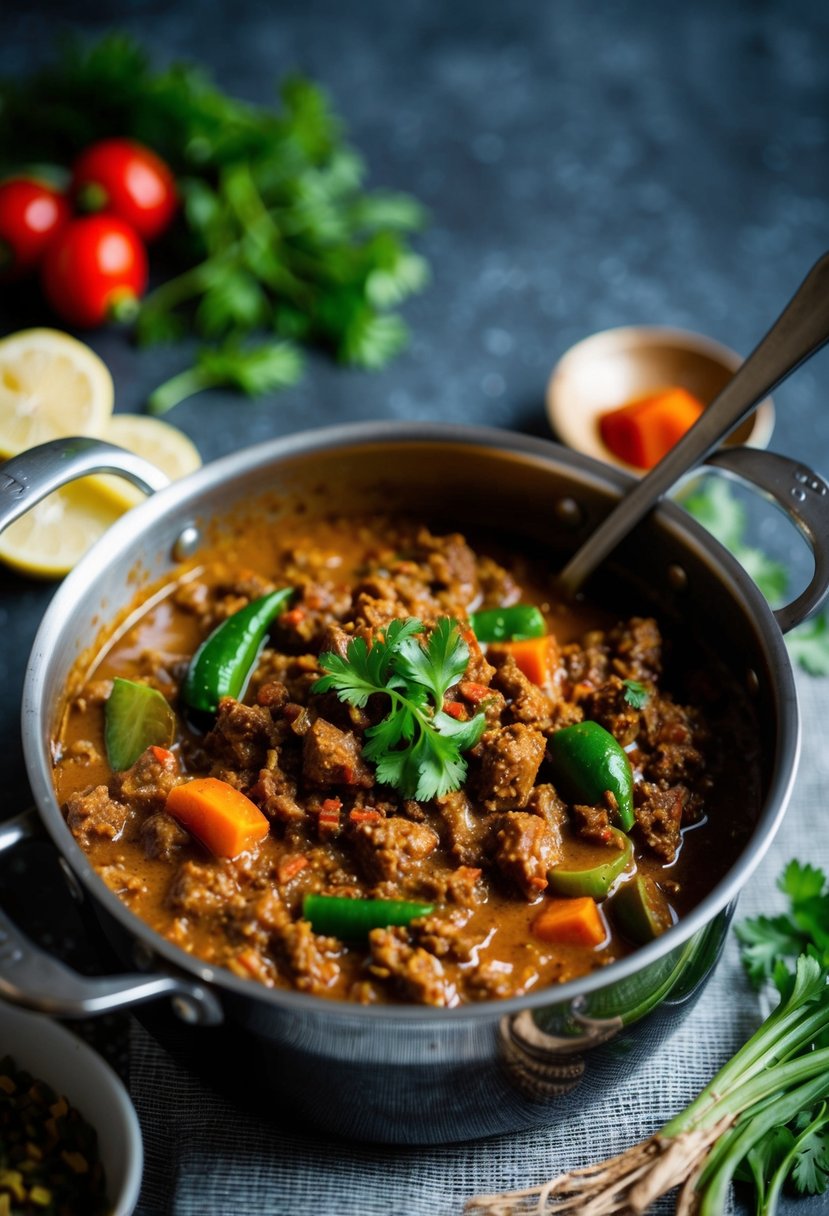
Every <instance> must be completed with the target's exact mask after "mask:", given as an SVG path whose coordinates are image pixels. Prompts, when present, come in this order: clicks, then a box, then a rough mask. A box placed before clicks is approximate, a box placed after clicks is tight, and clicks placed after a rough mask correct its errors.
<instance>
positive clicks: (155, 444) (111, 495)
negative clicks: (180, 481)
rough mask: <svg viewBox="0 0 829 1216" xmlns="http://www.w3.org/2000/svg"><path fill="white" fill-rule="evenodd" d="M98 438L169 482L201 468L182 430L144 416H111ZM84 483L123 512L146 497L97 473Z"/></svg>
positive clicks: (127, 484) (129, 485) (120, 481)
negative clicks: (142, 460) (146, 464)
mask: <svg viewBox="0 0 829 1216" xmlns="http://www.w3.org/2000/svg"><path fill="white" fill-rule="evenodd" d="M98 438H99V439H106V440H107V441H108V442H109V443H117V444H118V445H119V447H122V448H127V450H128V451H130V452H135V453H136V455H137V456H143V457H144V458H145V459H146V460H149V461H151V462H152V463H153V464H154V465H156V466H157V467H158V468H159V469H161V471H162V472H163V473H166V474H167V476H168V477H169V478H170V480H171V481H175V480H176V479H177V478H179V477H184V476H185V474H187V473H192V472H193V471H194V470H195V469H197V468H199V466H200V465H201V456H200V455H199V452H198V448H197V447H196V446H195V444H194V443H192V442H191V440H190V439H188V438H187V436H186V435H185V434H184V433H183V432H182V431H180V430H178V428H177V427H174V426H171V425H170V423H169V422H162V421H161V419H160V418H150V417H149V416H148V415H146V414H113V415H112V417H111V418H108V419H107V420H106V423H105V424H104V426H103V428H102V429H101V430H100V431H99V432H98ZM86 481H87V482H88V483H89V485H90V486H94V488H95V489H96V490H98V491H99V492H100V493H101V494H102V495H106V497H107V498H108V499H109V501H110V502H113V503H115V504H116V505H117V506H118V507H120V508H121V510H122V511H128V510H129V508H130V507H134V506H137V504H138V503H140V502H143V501H144V497H145V495H143V494H142V493H141V491H140V490H139V489H138V488H137V486H134V485H132V483H131V482H129V481H126V480H125V479H124V478H123V477H113V476H111V475H109V474H104V475H98V474H96V475H95V476H94V477H89V478H86Z"/></svg>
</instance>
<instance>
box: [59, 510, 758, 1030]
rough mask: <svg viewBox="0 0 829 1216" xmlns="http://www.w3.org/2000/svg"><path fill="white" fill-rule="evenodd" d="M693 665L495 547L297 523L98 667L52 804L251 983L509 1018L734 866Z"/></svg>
mask: <svg viewBox="0 0 829 1216" xmlns="http://www.w3.org/2000/svg"><path fill="white" fill-rule="evenodd" d="M685 650H686V647H685V646H684V645H678V644H674V645H673V646H671V645H670V644H669V643H668V642H667V641H665V642H663V638H662V637H661V635H660V629H659V627H658V625H657V623H656V621H655V620H653V619H652V618H650V617H644V616H634V617H632V618H630V619H617V618H616V617H615V616H610V615H608V614H607V613H606V612H605V611H599V610H597V609H594V608H589V607H587V606H585V605H584V604H578V605H575V606H573V605H566V604H564V603H562V602H561V601H560V600H559V599H557V598H556V596H555V594H554V589H553V580H552V577H551V575H550V573H549V571H547V570H545V569H544V568H543V566H542V565H541V563H538V562H536V563H534V562H533V560H532V558H531V557H530V556H519V555H516V554H515V553H513V552H509V553H507V554H506V556H505V554H504V552H503V551H502V550H501V549H499V548H498V547H496V546H495V544H494V542H488V541H487V540H486V539H485V538H484V539H482V540H479V539H478V538H476V539H475V541H474V548H473V544H472V542H470V541H468V540H467V539H465V538H464V537H463V536H461V535H458V534H454V533H453V534H450V535H437V534H435V533H434V532H432V531H430V530H429V529H428V528H427V527H425V526H423V525H422V524H417V523H411V522H407V521H403V520H397V519H391V518H389V519H379V518H376V517H371V518H366V519H346V520H340V521H337V520H335V519H333V518H332V519H320V520H315V521H312V520H310V519H306V520H304V521H303V520H302V518H301V517H297V519H296V520H295V521H294V523H293V525H291V527H289V526H287V525H283V526H281V527H280V528H279V529H278V531H277V532H276V533H275V532H274V531H273V530H270V531H267V532H266V530H265V529H264V528H263V529H262V530H261V534H257V532H256V531H255V529H248V530H247V531H246V532H245V533H244V534H240V535H238V536H237V537H236V538H235V539H234V540H233V542H232V543H225V544H224V545H221V546H217V547H216V548H215V549H214V550H212V551H210V552H209V553H207V554H204V553H203V554H200V555H199V565H198V566H193V567H191V568H189V569H186V570H182V572H181V573H180V575H179V577H177V578H176V579H174V580H172V581H170V582H169V583H168V585H166V586H165V587H163V588H159V587H155V588H154V589H153V593H152V594H151V595H148V596H146V597H145V600H144V603H143V605H139V606H138V609H137V611H136V612H134V613H133V614H132V615H131V616H130V618H129V620H128V621H127V622H126V623H125V624H124V626H123V627H122V628H121V630H120V632H116V633H115V634H113V636H112V637H111V639H110V640H109V642H106V643H105V644H104V645H103V647H102V649H101V652H100V654H99V656H98V657H97V658H96V660H95V662H94V664H92V666H91V668H88V669H87V670H86V671H85V672H83V673H82V674H81V675H80V676H79V680H78V685H77V687H76V688H75V689H74V690H73V691H72V692H71V693H70V695H69V700H68V703H67V705H66V708H65V713H64V715H63V723H62V727H61V731H60V735H59V738H58V739H57V740H56V742H55V745H54V750H55V757H56V766H55V782H56V788H57V793H58V797H59V799H60V802H61V804H62V806H63V808H64V811H65V815H66V820H67V823H68V825H69V828H70V830H71V832H72V834H73V835H74V837H75V839H76V840H77V842H78V844H79V845H80V846H81V847H82V848H83V849H84V850H85V851H86V852H87V853H88V855H89V857H90V859H91V861H92V863H93V865H94V866H95V868H96V869H97V870H98V872H99V873H100V875H101V877H102V878H103V880H104V882H106V883H107V884H108V886H109V887H110V888H111V889H112V890H113V891H114V892H116V893H117V894H118V895H119V896H120V898H121V899H122V900H123V901H124V903H125V904H126V905H127V906H128V907H129V908H130V909H132V910H133V911H134V912H135V914H136V915H137V916H139V917H140V918H142V919H143V920H144V921H145V922H147V923H148V924H149V925H150V926H152V927H153V928H154V929H155V930H157V931H158V932H159V933H161V934H163V935H164V936H166V937H167V938H168V939H169V940H170V941H172V942H174V943H176V945H178V946H180V947H181V948H183V949H184V950H186V951H189V952H191V953H193V954H194V955H196V956H198V957H199V958H202V959H205V960H207V961H208V962H210V963H211V964H215V965H218V966H221V967H226V968H229V969H230V971H232V972H233V973H235V974H236V975H237V976H240V977H244V978H245V979H250V980H255V981H258V982H260V983H262V984H264V985H266V986H268V987H274V986H278V987H281V988H294V989H298V990H300V991H303V992H307V993H313V994H316V995H318V996H322V997H335V998H340V999H346V1000H351V1001H357V1002H362V1003H373V1002H388V1001H409V1002H420V1003H424V1004H428V1005H436V1006H453V1005H457V1004H459V1003H462V1002H468V1001H480V1000H484V999H489V998H494V997H508V996H513V995H518V994H522V993H525V992H528V991H530V990H531V989H534V988H537V987H539V986H544V985H550V984H554V983H558V982H561V981H564V980H569V979H572V978H574V977H576V976H579V975H583V974H585V973H587V972H590V971H592V970H594V969H596V968H598V967H602V966H605V965H606V964H608V963H609V962H612V961H613V960H614V959H617V958H619V957H621V956H623V955H625V954H627V953H628V952H630V950H631V949H634V948H635V947H636V946H637V945H639V944H641V943H644V942H647V941H649V940H652V939H653V938H654V937H656V936H658V935H659V934H661V933H662V932H664V931H665V930H666V929H667V928H668V927H669V926H670V925H671V924H672V923H673V922H674V920H675V919H676V918H677V917H678V916H682V915H683V913H684V912H686V911H687V910H688V909H689V908H690V907H692V906H693V905H694V904H695V903H696V902H698V901H699V899H700V898H701V897H702V896H703V895H704V894H705V892H706V891H707V890H709V889H710V888H711V887H712V886H713V885H714V883H715V882H716V881H717V879H718V878H719V877H721V875H722V874H723V873H724V872H725V870H726V869H727V868H728V866H729V865H730V864H731V862H732V861H733V859H734V857H735V856H736V854H737V852H738V851H739V848H740V846H741V845H742V843H743V842H744V840H745V837H746V835H747V832H748V830H749V828H750V826H751V824H752V822H753V821H754V819H755V817H756V812H757V808H758V805H759V798H760V793H759V790H760V781H759V776H758V773H757V767H758V766H757V763H756V761H755V759H753V749H754V750H756V745H755V744H754V743H753V742H752V740H753V738H754V735H753V731H752V729H751V724H750V721H749V720H748V716H747V713H746V710H745V706H744V704H743V703H742V701H741V699H740V697H739V695H738V693H737V692H736V690H735V688H734V687H732V686H731V685H730V684H729V682H728V681H727V679H726V678H725V676H724V675H723V673H722V671H719V670H717V668H716V667H715V666H714V665H713V664H710V663H706V664H705V665H703V664H702V663H700V662H699V661H697V660H691V661H690V662H687V661H686V656H685ZM680 660H682V662H680Z"/></svg>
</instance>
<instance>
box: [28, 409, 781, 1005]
mask: <svg viewBox="0 0 829 1216" xmlns="http://www.w3.org/2000/svg"><path fill="white" fill-rule="evenodd" d="M388 443H403V444H417V443H424V444H428V443H431V444H438V445H442V446H452V445H458V446H461V447H464V446H467V447H469V446H477V447H482V448H486V449H496V450H497V451H498V452H501V453H503V455H504V456H505V457H506V456H515V457H519V458H525V459H533V460H535V461H537V462H538V463H540V464H541V465H543V466H548V467H555V466H556V465H561V464H564V465H565V467H567V468H571V469H573V470H574V471H577V472H578V473H579V474H580V475H581V476H582V478H583V479H584V480H585V481H586V482H588V483H589V484H591V485H592V487H593V488H594V489H596V490H599V491H606V490H607V489H608V488H609V489H611V491H613V492H618V493H619V494H621V492H623V491H624V490H625V489H626V488H628V487H630V486H632V485H633V484H635V480H636V479H635V478H633V477H632V476H630V475H629V474H627V473H625V472H624V471H622V470H621V469H616V468H613V467H611V466H606V465H604V464H601V463H600V462H599V461H597V460H594V459H593V458H592V457H588V456H585V455H583V454H581V453H579V452H574V451H572V450H571V449H569V448H565V447H562V446H561V445H559V444H557V443H555V442H554V441H552V440H549V439H542V438H538V437H535V436H529V435H525V434H521V433H519V432H515V431H510V430H504V429H498V428H493V427H467V426H462V425H456V424H447V423H433V422H397V421H381V422H360V423H345V424H341V425H337V426H333V427H320V428H315V429H311V430H306V431H301V432H296V433H295V434H292V435H288V436H282V437H278V438H276V439H274V440H270V441H267V442H265V443H261V444H255V445H253V446H250V447H247V448H244V449H242V450H240V451H238V452H233V453H230V454H229V455H226V456H224V457H222V458H220V459H218V460H216V461H212V462H209V463H208V464H206V465H204V466H203V467H202V468H201V469H199V470H197V471H196V472H195V473H192V474H190V475H189V476H188V477H186V478H183V479H182V480H180V481H177V482H174V483H173V484H171V485H170V486H168V487H167V488H165V489H164V490H161V491H159V492H158V493H156V494H154V495H153V496H152V497H151V498H148V499H147V500H146V501H145V502H144V503H142V504H140V505H139V506H138V507H135V508H133V509H132V510H131V511H129V512H127V513H126V514H125V515H124V516H123V517H122V518H121V519H120V520H118V521H117V522H116V523H115V524H114V525H113V527H112V528H110V529H109V531H108V532H107V533H106V535H105V536H104V537H103V538H102V539H101V540H100V541H99V542H98V543H97V544H96V545H95V546H94V547H93V548H92V549H91V550H90V551H89V553H88V554H87V555H86V556H85V557H84V558H83V559H82V561H81V562H80V563H79V564H78V566H77V567H76V568H75V569H74V570H73V571H72V572H71V573H70V574H69V575H68V576H67V577H66V579H65V580H64V582H63V583H62V584H61V586H60V587H59V588H58V590H57V592H56V593H55V596H54V597H53V599H52V601H51V603H50V605H49V607H48V608H47V610H46V613H45V614H44V617H43V620H42V621H41V624H40V627H39V629H38V632H37V635H36V637H35V641H34V645H33V647H32V651H31V654H30V657H29V662H28V665H27V671H26V680H25V685H24V691H23V703H22V714H21V727H22V736H23V751H24V757H25V763H26V768H27V772H28V776H29V781H30V784H31V788H32V793H33V796H34V800H35V803H36V805H37V808H38V812H39V815H40V818H41V820H42V822H43V823H44V825H45V827H46V829H47V831H48V833H49V835H50V837H51V838H52V841H53V843H54V844H55V846H56V847H57V849H58V851H59V853H60V854H61V856H62V857H63V858H64V859H65V860H66V862H67V863H68V865H69V866H70V868H71V870H72V871H73V873H74V874H75V875H76V877H77V878H78V879H79V881H80V882H81V883H82V885H83V887H84V889H85V890H86V891H87V892H88V894H89V895H90V896H92V897H94V899H95V900H96V901H98V903H100V904H102V905H103V907H104V909H105V910H106V911H107V913H108V914H109V915H111V916H112V917H114V919H115V920H116V921H117V922H118V923H119V925H120V926H121V927H122V928H123V929H125V930H126V931H127V932H128V933H129V934H130V935H131V936H132V937H134V938H138V939H139V940H140V941H141V942H142V943H143V944H144V945H147V946H149V947H150V948H151V950H152V953H153V955H154V956H157V957H158V958H159V959H160V960H163V963H164V964H169V965H171V966H172V967H173V968H175V969H176V970H178V971H179V972H185V973H187V974H189V975H191V976H193V977H195V978H197V979H198V980H200V981H202V982H205V983H209V984H212V985H215V986H217V987H219V988H220V989H222V990H225V991H228V992H230V993H232V994H233V995H234V996H248V997H250V996H255V997H256V998H257V999H258V1000H261V1001H264V1002H265V1003H266V1005H270V1006H279V1007H282V1008H284V1009H285V1011H286V1012H288V1011H290V1012H294V1013H296V1014H300V1015H302V1016H303V1017H308V1016H322V1017H325V1018H339V1019H343V1020H354V1019H358V1020H360V1021H362V1020H363V1019H368V1021H369V1022H371V1021H372V1020H375V1019H378V1018H379V1019H381V1020H385V1019H389V1020H392V1021H394V1022H407V1021H413V1022H417V1023H423V1022H424V1021H425V1022H428V1023H430V1024H434V1023H441V1022H446V1021H451V1022H453V1023H458V1024H460V1023H465V1022H479V1021H486V1020H490V1019H492V1018H493V1016H495V1017H497V1018H500V1017H502V1016H503V1015H506V1014H510V1013H512V1012H515V1011H517V1010H523V1009H538V1008H543V1007H544V1006H549V1005H552V1004H556V1005H559V1004H565V1003H567V1002H570V1003H572V1002H574V1001H576V1000H577V999H578V998H582V997H586V996H588V995H590V994H592V993H595V992H597V991H599V990H601V989H602V988H605V987H608V986H610V985H612V984H614V983H615V982H616V981H622V980H625V979H629V978H630V977H631V976H633V975H635V974H636V973H637V972H639V971H642V970H644V969H646V968H647V967H648V966H649V965H650V964H651V963H654V962H656V961H657V960H658V959H660V958H662V957H663V956H665V955H667V954H669V953H670V952H671V951H672V950H674V949H675V948H676V947H678V946H681V945H682V944H683V943H685V942H686V941H688V939H689V938H691V937H692V936H693V935H694V934H695V933H697V932H698V931H700V930H702V929H703V928H704V927H705V926H706V925H707V924H708V923H709V922H710V921H712V920H713V919H714V917H715V916H716V915H717V914H718V913H719V912H721V911H722V910H723V909H724V908H726V907H727V906H728V905H730V904H732V903H733V902H734V901H735V900H736V898H737V896H738V895H739V893H740V891H741V890H742V888H743V887H744V886H745V884H746V883H747V882H748V880H749V878H750V877H751V875H752V874H753V873H754V871H755V870H756V868H757V866H758V865H759V864H760V861H761V860H762V858H763V857H764V856H765V853H766V851H767V849H768V848H769V847H770V845H771V843H772V840H773V839H774V836H775V834H776V832H777V829H778V828H779V826H780V823H781V821H782V819H783V815H784V814H785V810H786V807H787V804H788V800H789V797H790V794H791V790H792V786H793V784H794V780H795V775H796V771H797V764H798V758H799V753H800V720H799V713H798V705H797V693H796V688H795V683H794V676H793V672H792V668H791V663H790V660H789V656H788V652H787V650H786V647H785V643H784V640H783V635H782V633H781V632H780V629H779V627H778V625H777V622H776V620H775V619H774V615H773V613H772V611H771V609H770V608H769V606H768V604H767V602H766V600H765V599H764V597H763V596H762V594H761V592H760V591H759V589H758V588H757V586H756V585H755V584H754V583H753V581H752V580H751V579H750V578H749V576H748V575H747V574H746V572H745V570H744V569H743V568H742V566H740V565H739V563H738V562H737V561H736V559H735V558H733V557H732V555H731V554H730V553H729V552H728V551H727V550H726V549H725V548H723V546H721V545H720V544H719V542H718V541H716V540H715V539H714V538H713V537H712V536H711V535H710V533H708V532H707V531H706V530H705V529H704V528H703V527H702V526H701V525H699V524H698V523H697V522H696V521H695V520H694V519H692V517H691V516H690V515H688V513H687V512H685V511H683V510H682V509H681V508H680V507H678V506H677V505H676V504H674V503H672V502H670V501H665V500H663V501H662V502H661V503H660V504H659V505H658V507H657V508H656V509H655V512H656V515H657V517H658V518H659V519H660V521H661V523H662V524H663V525H664V527H665V529H666V531H667V532H668V533H669V535H670V536H671V538H672V539H673V540H676V541H677V542H678V543H680V544H681V545H682V546H683V547H684V548H685V549H686V550H691V551H692V552H693V553H694V555H695V556H698V557H702V558H703V559H708V560H709V562H710V561H711V560H712V559H713V561H714V563H715V564H716V566H717V568H718V572H719V574H720V576H721V577H723V578H724V580H725V581H726V583H727V585H728V590H729V592H730V593H731V595H732V597H735V598H737V599H738V600H741V601H742V606H743V608H744V610H745V611H746V613H747V614H749V615H750V616H751V617H752V618H753V619H754V621H755V623H756V625H757V628H758V632H759V633H760V634H761V636H762V640H763V643H764V646H765V647H766V650H767V657H768V658H769V661H770V669H771V671H772V672H773V673H774V679H773V680H772V682H771V686H772V690H773V694H774V697H773V699H774V708H775V712H776V715H777V723H776V725H777V730H776V737H775V745H776V747H775V755H774V757H773V761H772V764H771V766H770V773H771V777H770V782H769V787H768V790H767V792H766V797H765V801H764V804H763V806H762V807H761V811H760V815H759V817H758V819H757V822H756V824H755V826H754V830H753V831H752V833H751V836H750V837H749V839H748V840H747V842H746V844H745V846H744V847H743V850H742V851H741V853H740V854H739V856H738V858H737V860H736V861H735V862H734V864H733V865H732V866H731V868H730V869H729V870H728V871H727V873H726V874H724V875H723V877H722V878H721V879H720V881H719V882H718V883H717V884H716V886H715V887H714V888H713V889H712V890H711V891H709V892H708V894H707V895H706V896H705V898H704V899H703V900H701V902H700V903H699V904H697V905H696V907H694V908H693V909H692V910H691V911H690V912H689V913H688V914H687V915H686V916H684V917H683V918H682V919H681V920H680V921H678V922H677V923H676V924H675V925H674V926H673V927H672V928H671V929H669V930H668V932H667V933H665V934H664V935H663V936H661V937H660V938H658V939H657V940H656V941H654V942H651V943H649V944H647V945H645V946H641V947H639V948H637V949H636V950H634V951H632V952H631V954H629V955H627V956H626V957H625V958H623V959H619V960H617V961H615V962H612V963H610V964H608V965H607V966H605V967H600V968H598V969H597V970H595V971H593V972H591V973H590V974H588V975H586V976H582V977H579V978H578V979H574V980H570V981H568V982H566V983H564V984H561V985H560V986H551V987H546V988H540V989H537V990H532V991H530V992H527V993H525V994H524V995H522V996H516V997H510V998H507V999H499V998H495V999H490V1000H486V1001H480V1002H476V1003H475V1004H464V1005H460V1006H456V1007H452V1008H433V1007H429V1006H420V1005H358V1004H355V1003H354V1002H348V1001H342V1000H333V999H329V998H327V997H320V996H313V995H310V994H306V993H301V992H296V991H294V990H291V989H282V988H266V987H264V985H259V984H257V983H255V982H254V981H250V980H244V979H241V978H239V977H237V976H235V975H234V974H233V973H232V972H231V971H229V970H226V969H224V968H221V967H214V966H211V965H209V964H207V963H205V962H203V961H201V960H199V959H198V958H196V957H194V956H193V955H190V954H188V953H187V952H186V951H184V950H182V949H181V948H180V947H178V946H175V945H174V944H173V943H172V942H170V941H169V940H168V939H167V938H165V937H163V936H162V935H161V934H159V933H157V932H156V931H155V930H153V929H151V928H150V927H149V925H147V924H146V923H145V922H144V921H142V920H141V919H140V918H139V917H138V916H137V915H136V914H135V913H134V912H132V911H131V910H130V909H129V908H128V907H127V905H126V904H125V903H123V902H122V900H121V899H119V898H118V896H117V895H116V894H115V893H114V892H113V891H111V890H110V889H109V888H108V887H107V885H106V884H105V882H104V880H103V879H102V878H101V877H100V875H99V874H98V873H97V871H95V870H94V869H93V867H92V865H91V863H90V861H89V859H88V857H87V855H86V853H84V852H83V850H82V849H81V848H80V846H79V845H78V844H77V842H76V841H75V840H74V837H73V836H72V835H71V833H70V831H69V829H68V827H67V825H66V822H65V820H64V817H63V814H62V813H61V810H60V807H59V805H58V802H57V798H56V796H55V791H54V786H53V783H52V765H51V756H50V749H49V747H48V746H47V744H46V742H45V740H46V738H48V733H49V729H50V726H51V723H49V722H48V721H46V720H45V695H44V694H45V683H46V674H47V671H48V667H49V656H50V654H51V652H52V651H53V650H54V649H55V639H56V638H58V637H59V634H60V631H61V627H62V626H61V622H62V621H63V620H64V619H66V618H67V617H68V616H69V610H70V609H71V607H72V606H73V605H74V604H75V603H76V602H77V601H78V600H80V599H82V598H83V597H84V595H85V594H86V592H87V591H88V589H89V588H90V587H91V586H92V585H94V582H95V580H96V578H97V577H98V576H99V575H100V574H101V573H102V572H103V571H104V570H105V569H106V567H107V566H108V564H109V562H110V561H111V560H112V558H113V557H115V556H120V555H122V554H123V553H125V552H126V551H127V550H129V548H130V547H131V546H132V545H133V544H134V543H136V542H138V541H141V540H143V539H144V538H145V534H146V533H147V531H148V530H149V529H151V528H152V526H153V525H154V524H155V523H157V522H158V521H159V520H160V519H162V518H164V517H168V516H171V515H175V514H176V512H181V511H182V509H183V508H186V505H187V503H188V500H189V499H191V498H192V497H193V496H194V495H202V494H204V493H205V491H209V490H212V489H215V488H217V487H220V486H222V485H223V484H224V483H225V482H227V481H228V480H231V479H233V478H234V477H235V476H237V475H239V474H241V473H242V472H253V471H255V470H259V469H264V468H266V467H268V466H270V465H272V464H275V463H280V462H281V461H283V460H284V459H286V458H290V457H294V456H300V455H301V456H309V455H312V454H313V453H314V452H315V451H319V450H330V449H331V448H337V447H341V448H343V449H346V448H351V447H364V446H367V445H372V444H373V445H382V444H388ZM181 518H182V520H184V519H185V518H186V517H185V515H182V516H181Z"/></svg>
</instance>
